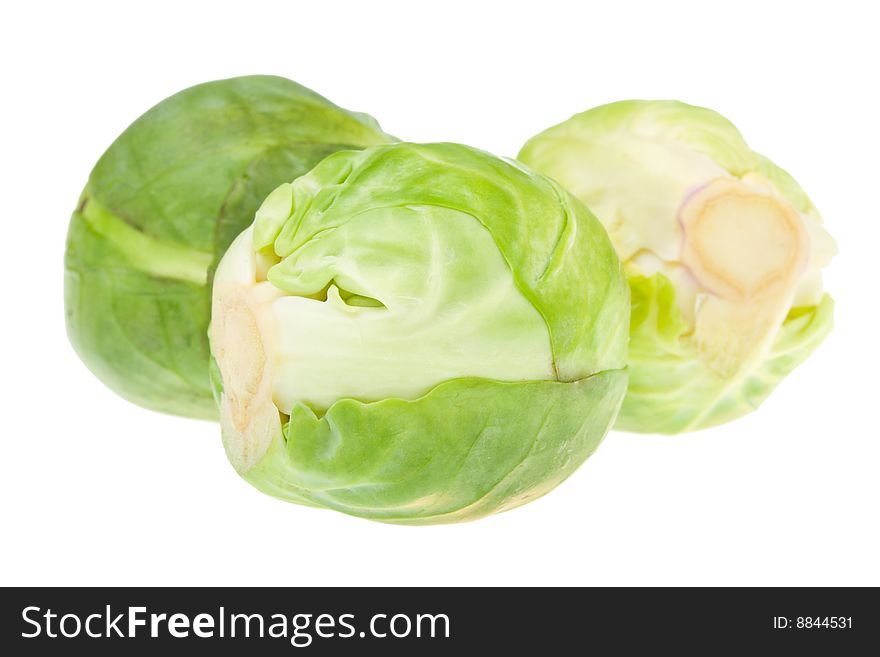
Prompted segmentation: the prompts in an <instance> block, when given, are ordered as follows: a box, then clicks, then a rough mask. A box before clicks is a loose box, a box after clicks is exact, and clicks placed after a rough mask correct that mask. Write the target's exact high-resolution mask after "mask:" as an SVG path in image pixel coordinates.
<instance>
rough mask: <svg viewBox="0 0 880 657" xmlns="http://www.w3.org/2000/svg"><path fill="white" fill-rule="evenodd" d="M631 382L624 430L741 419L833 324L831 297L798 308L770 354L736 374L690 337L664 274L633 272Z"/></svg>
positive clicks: (669, 430) (671, 429)
mask: <svg viewBox="0 0 880 657" xmlns="http://www.w3.org/2000/svg"><path fill="white" fill-rule="evenodd" d="M630 287H631V290H632V324H631V336H630V353H629V362H630V368H629V373H630V383H629V389H628V390H627V395H626V399H625V400H624V403H623V407H622V408H621V411H620V416H619V418H618V420H617V424H616V425H615V428H616V429H619V430H621V431H641V432H650V433H666V434H673V433H678V432H681V431H690V430H694V429H702V428H706V427H710V426H714V425H717V424H722V423H724V422H728V421H730V420H733V419H735V418H738V417H740V416H742V415H745V414H746V413H748V412H750V411H752V410H754V409H755V408H757V407H758V406H759V405H760V404H761V402H763V401H764V399H766V398H767V396H768V395H769V394H770V393H771V392H772V391H773V389H774V388H775V387H776V386H777V384H778V383H779V382H780V381H781V380H782V379H783V378H784V377H785V376H787V375H788V374H789V373H790V372H791V371H792V370H793V369H794V368H795V367H797V365H799V364H800V363H802V362H803V361H804V360H806V358H807V357H808V356H809V355H810V354H811V353H812V352H813V350H814V349H815V348H816V347H817V346H818V345H819V343H820V342H821V341H822V340H823V339H824V338H825V336H826V335H828V333H829V332H830V331H831V328H832V324H833V320H832V316H833V307H834V303H833V301H832V300H831V297H829V296H828V295H827V294H826V295H825V296H824V297H823V299H822V301H821V302H820V303H819V305H818V306H814V307H811V308H794V309H792V310H791V312H790V313H789V315H788V317H787V318H786V320H785V322H784V323H783V325H782V328H781V330H780V332H779V335H778V336H777V338H776V340H775V342H774V344H773V347H772V349H771V350H770V353H769V354H768V355H767V357H766V358H765V359H764V360H763V361H762V362H761V363H760V364H758V365H757V366H756V367H755V368H753V369H751V370H749V371H747V372H744V373H743V375H742V376H741V377H738V378H721V377H719V376H718V375H717V374H715V373H714V372H713V371H712V370H710V369H709V368H707V367H706V366H705V365H703V363H702V361H701V360H700V359H699V358H698V357H697V354H696V352H695V350H694V349H693V347H692V345H691V344H690V343H689V342H688V336H687V332H688V330H689V329H688V327H687V324H686V322H685V321H684V319H683V318H682V317H681V313H680V311H679V309H678V306H677V305H676V303H675V289H674V288H673V286H672V283H670V281H669V280H668V279H667V278H666V277H665V276H663V275H662V274H655V275H654V276H651V277H644V276H633V277H631V278H630Z"/></svg>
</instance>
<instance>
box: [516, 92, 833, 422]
mask: <svg viewBox="0 0 880 657" xmlns="http://www.w3.org/2000/svg"><path fill="white" fill-rule="evenodd" d="M519 159H520V160H522V161H523V162H525V163H526V164H527V165H529V166H531V167H534V168H535V169H536V170H538V171H540V172H542V173H544V174H546V175H548V176H551V177H553V178H555V179H556V180H557V181H559V182H560V183H562V184H563V186H565V187H567V188H568V189H569V190H570V191H571V192H572V193H573V194H574V195H575V196H577V197H578V198H579V199H580V200H582V201H583V202H584V203H586V204H587V206H589V207H590V208H591V209H592V211H593V212H595V213H596V215H597V216H598V217H599V219H600V220H601V221H602V222H603V223H604V225H605V227H606V228H607V229H608V232H609V234H610V236H611V240H612V242H613V243H614V245H615V247H616V248H617V252H618V255H619V256H620V258H621V260H623V262H624V267H625V269H626V272H627V276H628V278H629V284H630V288H631V294H632V320H631V325H630V353H629V359H628V365H629V374H630V383H629V390H628V392H627V396H626V399H625V400H624V403H623V408H622V410H621V412H620V417H619V419H618V420H617V424H616V428H618V429H621V430H625V431H642V432H659V433H677V432H681V431H688V430H693V429H700V428H703V427H709V426H712V425H717V424H721V423H723V422H727V421H730V420H733V419H735V418H738V417H740V416H742V415H744V414H745V413H748V412H749V411H751V410H753V409H755V408H757V406H758V405H759V404H760V403H761V402H762V401H763V400H764V399H765V398H766V397H767V396H768V395H769V394H770V392H771V391H772V390H773V388H774V387H775V386H776V385H777V384H778V383H779V381H780V380H781V379H782V378H783V377H784V376H785V375H786V374H788V373H789V372H791V370H792V369H794V367H795V366H797V365H798V364H799V363H801V362H802V361H803V360H804V359H806V358H807V356H808V355H809V354H810V353H811V352H812V351H813V349H814V348H815V347H816V346H817V345H818V344H819V342H821V341H822V339H823V338H824V337H825V336H826V335H827V334H828V332H829V331H830V330H831V325H832V305H833V304H832V301H831V298H830V297H829V296H828V295H826V294H824V293H823V291H822V276H821V269H822V268H823V267H824V266H825V265H827V264H828V262H829V261H830V260H831V258H832V256H833V255H834V254H835V252H836V247H835V244H834V241H833V240H832V239H831V237H830V236H829V235H828V233H826V232H825V230H824V228H823V227H822V219H821V217H820V215H819V213H818V211H817V210H816V208H815V207H814V206H813V204H812V203H811V202H810V200H809V199H808V198H807V195H806V194H805V193H804V191H803V190H802V189H801V188H800V187H799V186H798V184H797V183H796V182H795V181H794V179H793V178H792V177H791V176H790V175H789V174H788V173H786V172H785V171H783V170H782V169H780V168H779V167H777V166H776V165H774V164H773V163H772V162H770V161H769V160H768V159H766V158H765V157H763V156H761V155H759V154H757V153H755V152H754V151H752V150H751V149H750V148H749V147H748V146H747V145H746V143H745V141H744V140H743V138H742V135H740V133H739V132H738V131H737V129H736V128H735V127H734V126H733V125H732V124H731V123H730V122H729V121H727V120H726V119H725V118H724V117H722V116H721V115H719V114H717V113H716V112H713V111H711V110H708V109H705V108H702V107H693V106H691V105H686V104H684V103H680V102H675V101H625V102H618V103H612V104H610V105H604V106H602V107H597V108H595V109H592V110H589V111H587V112H584V113H583V114H578V115H576V116H574V117H572V118H571V119H569V120H568V121H565V122H564V123H561V124H559V125H557V126H555V127H553V128H550V129H549V130H547V131H545V132H543V133H541V134H539V135H537V136H536V137H534V138H532V139H531V140H529V142H528V143H526V145H525V146H524V147H523V149H522V151H521V153H520V154H519Z"/></svg>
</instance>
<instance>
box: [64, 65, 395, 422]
mask: <svg viewBox="0 0 880 657" xmlns="http://www.w3.org/2000/svg"><path fill="white" fill-rule="evenodd" d="M390 140H391V138H390V137H388V135H385V134H384V133H383V132H382V131H381V130H380V129H379V127H378V125H377V124H376V123H375V121H374V120H373V119H371V118H369V117H368V116H366V115H363V114H358V113H353V112H348V111H346V110H343V109H341V108H339V107H337V106H335V105H333V104H332V103H330V102H329V101H327V100H326V99H324V98H322V97H321V96H319V95H318V94H315V93H314V92H312V91H309V90H308V89H306V88H305V87H302V86H300V85H298V84H296V83H295V82H292V81H290V80H285V79H284V78H279V77H272V76H249V77H242V78H232V79H229V80H220V81H216V82H209V83H206V84H202V85H198V86H195V87H192V88H190V89H186V90H184V91H182V92H180V93H178V94H175V95H174V96H171V97H170V98H168V99H166V100H164V101H162V102H161V103H159V104H158V105H156V106H155V107H153V108H152V109H151V110H149V111H148V112H147V113H145V114H144V115H143V116H141V117H140V118H139V119H137V120H136V121H135V122H134V123H133V124H132V125H131V126H129V128H127V129H126V130H125V132H123V133H122V135H120V136H119V138H118V139H117V140H116V141H115V142H114V143H113V144H112V145H111V146H110V148H109V149H108V150H107V152H105V153H104V155H103V156H102V157H101V159H100V160H99V161H98V163H97V164H96V165H95V168H94V170H93V171H92V173H91V176H90V178H89V183H88V185H87V187H86V190H85V192H84V195H83V198H82V199H81V203H80V207H81V208H83V209H84V212H79V211H78V212H76V213H74V215H73V217H72V219H71V223H70V228H69V232H68V239H67V253H66V256H65V269H66V272H65V304H66V317H67V326H68V335H69V337H70V340H71V343H72V344H73V346H74V348H75V349H76V351H77V353H78V354H79V355H80V357H81V358H82V360H83V361H84V362H85V363H86V365H87V366H88V367H89V369H91V370H92V371H93V372H94V373H95V374H96V375H97V376H98V378H99V379H101V380H102V381H103V382H104V383H105V384H106V385H107V386H108V387H110V388H111V389H113V390H114V391H116V392H117V393H119V394H120V395H121V396H123V397H125V398H126V399H128V400H130V401H132V402H134V403H136V404H139V405H141V406H145V407H147V408H152V409H155V410H159V411H163V412H168V413H173V414H177V415H184V416H190V417H199V418H209V419H213V418H216V416H217V411H216V408H215V405H214V402H213V400H212V397H211V393H210V386H209V383H208V358H209V349H208V342H207V327H208V321H209V319H210V290H209V288H208V286H207V284H206V281H208V280H209V279H210V276H211V272H212V270H213V267H212V266H211V265H212V262H216V261H217V260H219V258H220V256H221V255H222V254H223V252H224V251H225V250H226V247H227V246H228V245H229V243H230V242H231V241H232V239H234V237H235V236H236V235H237V234H238V233H239V232H240V231H241V230H243V229H244V228H245V227H247V226H248V225H249V224H250V223H251V221H252V220H253V217H254V213H255V212H256V209H257V207H259V204H260V203H261V202H262V200H263V198H264V197H265V196H266V194H268V193H269V191H271V190H272V189H273V188H274V187H275V186H277V185H278V184H280V183H281V182H284V181H287V180H291V179H294V178H296V177H298V176H300V175H301V174H303V173H305V172H306V171H308V170H309V169H311V168H312V167H313V166H314V165H315V164H317V163H318V162H319V161H320V160H321V159H322V158H323V157H325V156H326V155H328V154H329V153H331V152H334V151H336V150H339V149H342V148H362V147H365V146H369V145H371V144H379V143H383V142H387V141H390ZM83 203H84V206H83ZM175 259H177V262H175Z"/></svg>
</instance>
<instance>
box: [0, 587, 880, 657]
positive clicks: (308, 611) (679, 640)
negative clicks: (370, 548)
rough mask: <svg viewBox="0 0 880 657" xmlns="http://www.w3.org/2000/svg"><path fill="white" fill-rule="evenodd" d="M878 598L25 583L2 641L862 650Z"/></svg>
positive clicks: (198, 646) (788, 592) (874, 627)
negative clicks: (30, 586)
mask: <svg viewBox="0 0 880 657" xmlns="http://www.w3.org/2000/svg"><path fill="white" fill-rule="evenodd" d="M878 600H880V599H878V596H877V591H876V589H867V588H865V589H840V588H826V589H814V588H809V589H808V588H801V589H798V588H795V589H746V588H739V589H709V588H705V589H684V588H676V589H636V588H630V589H574V588H572V589H547V588H532V589H521V588H517V589H513V588H511V589H454V588H442V589H424V588H412V589H367V588H357V589H346V588H341V589H336V588H333V589H331V588H273V589H256V588H243V589H230V588H217V589H166V588H136V589H126V588H65V589H60V588H46V589H43V588H34V589H27V588H22V589H4V590H3V591H2V607H0V614H2V615H0V625H2V636H0V648H2V649H3V653H4V654H6V655H20V654H39V655H51V654H66V653H67V651H69V650H78V651H79V650H82V651H84V652H86V651H87V653H86V654H90V655H97V656H100V655H119V654H128V653H129V652H130V651H131V652H134V651H135V650H136V649H139V648H141V647H144V648H146V649H149V650H160V651H161V653H160V654H162V655H163V656H165V655H178V654H179V655H191V654H193V650H194V649H195V650H199V651H202V650H206V651H216V652H220V653H225V652H226V651H225V650H224V648H228V649H229V650H234V651H235V652H236V654H248V655H285V654H288V655H289V654H297V653H306V654H313V655H339V654H354V653H355V652H358V653H360V652H363V651H364V650H366V651H367V652H368V653H372V652H374V651H382V653H383V654H388V655H397V654H399V655H404V654H405V655H412V654H418V655H448V654H451V653H452V651H454V650H459V649H470V650H475V649H477V648H480V649H485V648H486V647H491V649H492V652H494V651H496V650H509V651H513V652H512V654H528V653H529V652H530V651H534V652H535V653H536V654H557V653H561V652H573V651H577V652H580V651H584V652H596V653H599V654H605V653H606V652H607V651H608V649H609V648H610V649H611V650H610V652H611V653H612V654H620V653H623V654H627V653H628V652H629V651H631V650H636V649H638V650H644V649H646V648H648V649H652V648H653V649H658V650H659V649H663V650H670V651H673V653H674V654H679V655H680V654H695V655H696V654H699V655H707V654H717V652H718V651H719V650H723V651H724V652H728V651H731V650H743V651H746V650H747V651H749V652H750V653H751V652H752V651H755V650H760V651H768V652H769V651H782V652H780V653H778V654H790V653H789V652H788V651H795V650H796V651H798V654H836V655H849V654H856V652H857V651H858V653H859V654H863V651H864V650H865V649H871V650H876V649H878V646H880V602H878ZM871 646H873V648H870V647H871ZM10 649H11V651H10ZM138 652H139V650H138ZM469 654H470V653H469Z"/></svg>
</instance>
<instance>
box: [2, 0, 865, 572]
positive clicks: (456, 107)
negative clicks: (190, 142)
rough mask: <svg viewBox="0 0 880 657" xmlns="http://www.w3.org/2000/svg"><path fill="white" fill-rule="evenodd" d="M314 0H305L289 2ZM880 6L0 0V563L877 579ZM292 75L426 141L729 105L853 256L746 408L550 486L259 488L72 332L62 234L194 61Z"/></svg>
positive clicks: (611, 440)
mask: <svg viewBox="0 0 880 657" xmlns="http://www.w3.org/2000/svg"><path fill="white" fill-rule="evenodd" d="M297 5H300V6H297ZM871 8H872V3H868V2H847V1H844V0H838V1H836V2H834V3H816V4H815V5H813V4H811V3H808V2H767V0H759V1H758V2H743V1H742V0H739V1H738V2H735V3H727V2H725V3H711V2H706V1H701V2H675V1H670V0H667V1H665V2H645V3H634V2H617V1H615V2H601V3H587V2H572V3H561V2H552V1H548V0H542V1H541V2H536V3H526V4H522V5H520V4H517V3H515V2H509V1H508V2H503V3H489V2H475V1H473V0H471V1H469V2H462V3H457V2H451V1H450V0H445V1H444V2H438V3H430V4H428V3H420V2H401V3H390V2H387V3H383V2H370V3H368V2H351V3H348V2H339V1H335V2H332V3H330V2H328V3H317V2H312V3H290V2H280V1H279V2H260V1H257V0H248V1H247V2H240V1H239V2H217V1H214V2H205V3H199V2H189V3H183V2H179V0H178V1H175V2H161V1H158V2H157V1H156V0H153V1H152V2H149V3H142V4H139V5H138V4H136V3H133V2H126V3H106V4H98V3H94V2H78V3H61V2H59V3H55V4H50V3H45V2H30V3H7V4H5V5H4V6H3V9H2V10H0V11H2V18H0V25H2V27H0V31H2V38H0V62H2V64H0V66H2V69H3V70H2V84H3V88H4V91H3V94H2V98H3V100H2V104H0V114H2V120H0V131H2V133H0V136H2V142H0V144H2V146H0V148H2V151H0V152H2V157H0V167H2V180H3V209H4V214H5V217H4V221H3V224H2V251H0V254H2V255H0V267H2V281H3V283H2V285H3V294H2V312H0V316H2V320H0V335H2V340H0V348H2V372H3V375H2V377H0V386H2V400H3V404H2V411H0V418H2V419H0V422H2V425H0V426H2V445H3V451H2V454H3V456H2V474H0V504H2V510H0V514H2V517H0V527H2V534H3V538H2V540H0V552H2V555H0V584H2V585H10V584H21V585H37V584H109V585H136V584H141V585H152V584H205V585H207V584H215V585H223V584H231V585H245V584H254V585H305V584H311V585H338V584H356V585H357V584H388V585H392V584H403V585H429V584H441V585H445V584H474V585H484V584H500V585H507V584H528V585H537V584H589V585H635V584H696V585H702V584H733V585H739V584H763V585H777V584H794V585H807V584H819V585H830V584H841V585H853V584H855V585H858V584H873V585H880V566H878V555H880V530H878V501H880V483H878V481H880V476H878V470H880V430H878V409H880V399H878V390H880V385H878V374H877V372H878V370H880V349H878V342H880V337H878V336H880V327H878V320H880V312H878V307H880V303H878V280H880V278H878V273H877V272H878V266H880V255H878V254H880V216H878V215H880V212H878V201H877V198H878V193H880V165H878V162H880V157H878V153H880V139H878V134H880V130H878V127H877V126H878V121H880V106H878V99H880V96H878V73H877V67H878V64H880V48H878V45H877V43H878V42H877V39H876V33H875V29H874V28H875V26H876V25H877V20H876V16H875V15H871V14H870V13H869V12H870V11H871ZM249 73H274V74H277V75H283V76H285V77H289V78H292V79H295V80H297V81H298V82H300V83H302V84H304V85H306V86H308V87H310V88H312V89H315V90H316V91H318V92H319V93H321V94H323V95H325V96H327V97H328V98H330V99H331V100H333V101H334V102H336V103H337V104H339V105H341V106H343V107H346V108H349V109H354V110H362V111H367V112H369V113H371V114H372V115H374V116H375V117H377V118H378V119H379V120H380V122H381V123H382V126H383V127H384V128H385V130H387V131H388V132H390V133H392V134H394V135H397V136H398V137H401V138H404V139H407V140H412V141H434V140H451V141H460V142H464V143H468V144H471V145H474V146H478V147H481V148H485V149H487V150H490V151H494V152H496V153H498V154H502V155H515V154H516V152H517V150H518V149H519V147H520V145H521V144H522V142H523V141H524V140H525V139H526V138H528V137H529V136H531V135H532V134H534V133H536V132H538V131H540V130H542V129H544V128H546V127H548V126H550V125H551V124H554V123H557V122H559V121H560V120H563V119H565V118H567V117H568V116H570V115H571V114H573V113H575V112H578V111H581V110H584V109H587V108H589V107H592V106H594V105H597V104H601V103H603V102H608V101H612V100H617V99H623V98H631V97H642V98H678V99H681V100H684V101H687V102H690V103H694V104H701V105H706V106H709V107H712V108H715V109H717V110H719V111H721V112H722V113H723V114H725V115H726V116H728V117H729V118H730V119H731V120H732V121H733V122H734V123H735V124H736V125H737V126H738V127H739V128H740V129H741V130H742V131H743V133H744V134H745V136H746V138H747V139H748V140H749V142H750V144H751V145H752V146H753V147H754V148H755V149H756V150H758V151H760V152H763V153H765V154H767V155H769V156H770V157H771V158H773V159H774V160H776V161H777V162H778V163H779V164H781V165H782V166H784V167H785V168H787V169H789V170H790V171H791V172H792V173H793V174H794V175H795V177H796V178H797V179H798V180H799V181H800V182H801V183H802V184H803V186H804V187H805V188H806V189H807V191H808V193H810V195H811V196H812V197H813V200H814V201H815V203H816V204H817V205H818V207H819V209H820V210H821V211H822V213H823V214H824V216H825V219H826V222H827V226H828V228H829V230H830V231H831V233H832V234H833V235H834V236H835V237H836V239H837V241H838V244H839V246H840V251H841V255H840V256H838V258H837V259H836V260H835V261H834V263H833V264H832V266H831V268H830V270H829V271H828V276H827V287H828V288H829V289H830V291H831V292H832V294H833V296H834V297H835V299H836V301H837V310H836V317H837V326H836V328H835V331H834V332H833V333H832V335H831V336H830V338H829V339H828V340H827V341H826V342H825V343H824V344H823V345H822V346H821V347H820V348H819V350H818V351H817V352H816V353H815V354H814V355H813V357H812V358H811V359H810V360H809V361H807V363H806V364H805V365H803V366H802V367H800V368H799V369H798V370H796V371H795V373H794V374H793V375H791V376H790V377H789V378H788V379H787V380H786V381H784V382H783V383H782V385H781V386H780V387H779V389H778V390H777V391H776V393H775V394H774V395H773V396H772V397H771V398H770V399H769V401H768V402H767V403H766V404H765V405H764V406H763V407H762V408H761V409H760V410H759V411H758V412H756V413H754V414H752V415H750V416H748V417H746V418H745V419H743V420H740V421H738V422H736V423H733V424H730V425H727V426H724V427H722V428H718V429H714V430H709V431H704V432H700V433H695V434H690V435H684V436H678V437H660V436H645V435H629V434H615V433H612V434H611V435H609V437H608V438H607V439H606V441H605V443H604V444H603V446H602V447H601V448H600V449H599V451H598V452H597V453H596V455H595V456H593V457H592V458H591V459H590V460H589V461H588V462H587V463H586V464H585V466H584V467H583V468H581V469H580V470H579V471H578V472H577V473H576V474H575V475H574V476H573V477H572V478H571V479H570V480H569V481H567V482H566V483H565V484H563V485H562V486H561V487H560V488H558V489H557V490H556V491H554V492H553V493H551V494H550V495H548V496H547V497H545V498H543V499H541V500H539V501H537V502H535V503H533V504H530V505H528V506H526V507H524V508H522V509H519V510H516V511H512V512H510V513H505V514H502V515H499V516H495V517H491V518H488V519H485V520H481V521H479V522H475V523H469V524H463V525H457V526H440V527H427V528H409V527H396V526H386V525H382V524H378V523H371V522H368V521H364V520H358V519H354V518H349V517H346V516H344V515H341V514H337V513H333V512H330V511H321V510H315V509H308V508H302V507H297V506H294V505H289V504H285V503H282V502H278V501H275V500H272V499H270V498H268V497H266V496H264V495H262V494H260V493H259V492H257V491H256V490H254V489H252V488H251V487H250V486H249V485H248V484H246V483H245V482H243V481H241V480H240V479H239V478H238V477H237V476H236V475H235V474H234V472H233V471H232V469H231V468H230V466H228V465H227V462H226V458H225V456H224V453H223V449H222V447H221V445H220V440H219V432H218V429H217V427H216V426H214V425H212V424H210V423H203V422H197V421H187V420H182V419H178V418H173V417H166V416H163V415H159V414H155V413H152V412H149V411H145V410H141V409H139V408H137V407H135V406H132V405H131V404H129V403H127V402H125V401H123V400H121V399H119V398H118V397H116V396H115V395H114V394H113V393H111V392H109V391H108V390H107V389H105V388H104V387H103V386H102V385H101V384H100V383H99V382H98V381H97V380H96V379H95V378H94V377H93V376H92V375H91V374H90V373H89V372H88V370H87V369H86V368H85V367H84V366H83V365H82V364H81V363H80V362H79V360H78V359H77V357H76V355H75V354H74V353H73V351H72V349H71V348H70V346H69V345H68V343H67V339H66V336H65V333H64V322H63V308H62V256H63V250H64V237H65V231H66V228H67V221H68V217H69V215H70V212H71V210H72V209H73V207H74V204H75V203H76V200H77V197H78V195H79V192H80V190H81V187H82V186H83V184H84V182H85V180H86V177H87V176H88V173H89V170H90V169H91V167H92V165H93V164H94V162H95V161H96V160H97V158H98V157H99V155H100V154H101V153H102V151H103V150H104V149H105V148H106V147H107V146H108V145H109V144H110V142H111V141H112V140H113V138H114V137H115V136H116V135H117V134H118V133H119V132H120V131H122V130H123V129H124V128H125V127H126V126H127V125H128V123H130V122H131V121H132V120H133V119H134V118H136V117H137V116H138V115H139V114H141V113H142V112H143V111H145V110H146V109H148V108H149V107H150V106H152V105H153V104H154V103H156V102H158V101H159V100H161V99H162V98H164V97H166V96H168V95H170V94H171V93H173V92H176V91H178V90H180V89H182V88H184V87H187V86H190V85H192V84H196V83H199V82H203V81H207V80H211V79H216V78H224V77H230V76H234V75H241V74H249Z"/></svg>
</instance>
